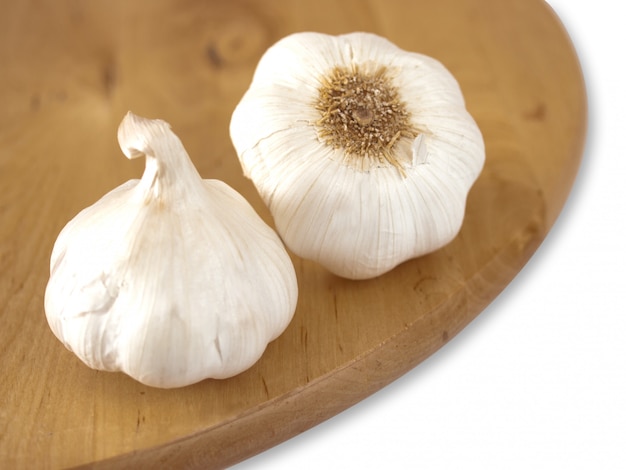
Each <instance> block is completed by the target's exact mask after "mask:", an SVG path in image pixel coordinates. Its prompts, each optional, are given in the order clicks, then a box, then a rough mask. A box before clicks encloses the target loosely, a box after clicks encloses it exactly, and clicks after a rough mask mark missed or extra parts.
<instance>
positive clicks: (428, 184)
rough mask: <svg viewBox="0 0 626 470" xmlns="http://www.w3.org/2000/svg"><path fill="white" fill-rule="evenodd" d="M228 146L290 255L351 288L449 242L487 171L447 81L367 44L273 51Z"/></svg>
mask: <svg viewBox="0 0 626 470" xmlns="http://www.w3.org/2000/svg"><path fill="white" fill-rule="evenodd" d="M230 135H231V139H232V142H233V145H234V147H235V149H236V151H237V155H238V157H239V161H240V162H241V165H242V168H243V170H244V174H245V175H246V176H247V177H249V178H250V179H251V180H252V181H253V182H254V184H255V186H256V188H257V190H258V192H259V194H260V195H261V197H262V198H263V200H264V202H265V203H266V205H267V206H268V207H269V209H270V211H271V213H272V216H273V218H274V221H275V225H276V229H277V231H278V232H279V234H280V235H281V237H282V239H283V241H284V242H285V244H286V245H287V246H288V247H289V248H290V249H291V250H292V251H293V252H294V253H295V254H297V255H299V256H301V257H303V258H308V259H312V260H315V261H317V262H319V263H321V264H322V265H324V266H325V267H326V268H327V269H329V270H330V271H332V272H333V273H335V274H337V275H339V276H342V277H346V278H351V279H365V278H372V277H376V276H378V275H381V274H383V273H385V272H387V271H389V270H390V269H392V268H394V267H395V266H397V265H398V264H399V263H401V262H403V261H406V260H408V259H411V258H415V257H418V256H421V255H424V254H426V253H429V252H432V251H434V250H436V249H438V248H440V247H442V246H444V245H445V244H447V243H449V242H450V241H451V240H452V239H453V238H454V237H455V236H456V234H457V233H458V231H459V230H460V227H461V225H462V222H463V218H464V214H465V205H466V199H467V194H468V192H469V190H470V188H471V186H472V185H473V184H474V182H475V181H476V179H477V178H478V175H479V174H480V172H481V170H482V167H483V165H484V160H485V147H484V143H483V138H482V135H481V132H480V130H479V128H478V126H477V124H476V122H475V121H474V119H473V118H472V116H471V115H470V114H469V113H468V111H467V109H466V107H465V101H464V98H463V95H462V92H461V89H460V87H459V85H458V83H457V81H456V80H455V78H454V77H453V76H452V75H451V73H450V72H449V71H448V70H447V69H446V68H445V67H444V66H443V65H442V64H441V63H440V62H438V61H437V60H435V59H433V58H431V57H428V56H425V55H422V54H418V53H414V52H407V51H404V50H402V49H400V48H398V47H397V46H395V45H394V44H392V43H391V42H389V41H388V40H386V39H384V38H382V37H380V36H377V35H374V34H369V33H351V34H346V35H341V36H330V35H326V34H320V33H309V32H307V33H296V34H293V35H291V36H287V37H286V38H283V39H282V40H280V41H279V42H277V43H276V44H274V45H273V46H272V47H270V48H269V49H268V50H267V51H266V53H265V54H264V55H263V57H261V59H260V61H259V63H258V65H257V68H256V71H255V73H254V76H253V78H252V82H251V84H250V87H249V88H248V90H247V91H246V93H245V94H244V96H243V97H242V99H241V101H240V102H239V104H238V105H237V107H236V108H235V110H234V112H233V115H232V118H231V124H230Z"/></svg>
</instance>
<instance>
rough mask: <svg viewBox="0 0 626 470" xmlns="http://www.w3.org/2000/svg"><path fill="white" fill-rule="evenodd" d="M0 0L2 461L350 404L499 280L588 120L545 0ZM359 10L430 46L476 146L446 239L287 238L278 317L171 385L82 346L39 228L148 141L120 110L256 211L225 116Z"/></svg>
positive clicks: (283, 426)
mask: <svg viewBox="0 0 626 470" xmlns="http://www.w3.org/2000/svg"><path fill="white" fill-rule="evenodd" d="M2 10H3V14H2V15H1V16H0V64H1V67H0V103H1V107H0V325H1V326H0V366H1V368H0V372H1V373H0V467H3V468H34V467H37V468H62V467H74V466H88V467H91V468H116V469H117V468H137V467H141V468H143V467H144V466H146V467H147V466H151V467H152V468H154V467H155V466H156V465H159V466H160V468H212V467H216V468H218V467H224V466H227V465H230V464H233V463H235V462H237V461H240V460H242V459H245V458H246V457H249V456H251V455H253V454H254V453H257V452H259V451H262V450H263V449H265V448H268V447H270V446H272V445H274V444H276V443H279V442H281V441H283V440H285V439H288V438H289V437H291V436H293V435H295V434H297V433H300V432H302V431H304V430H306V429H308V428H310V427H311V426H314V425H315V424H317V423H319V422H321V421H323V420H324V419H327V418H328V417H330V416H333V415H334V414H336V413H338V412H340V411H342V410H344V409H345V408H347V407H349V406H351V405H352V404H354V403H356V402H358V401H359V400H361V399H363V398H365V397H366V396H368V395H370V394H371V393H373V392H375V391H376V390H378V389H380V388H381V387H383V386H385V385H386V384H388V383H389V382H390V381H392V380H394V379H395V378H397V377H398V376H400V375H401V374H403V373H405V372H406V371H408V370H409V369H411V368H413V367H415V366H416V365H417V364H419V363H420V362H421V361H422V360H423V359H425V358H426V357H428V356H429V355H430V354H432V353H433V352H435V351H436V350H437V349H439V348H440V347H442V346H443V345H444V344H445V343H446V342H448V341H450V340H451V339H452V338H453V337H454V336H455V334H456V333H458V332H459V331H460V330H461V329H462V328H463V327H464V326H466V325H467V324H468V323H469V322H470V321H471V320H472V319H473V318H475V316H476V315H478V314H479V313H480V312H481V311H482V310H483V308H484V307H485V306H486V305H487V304H488V303H489V302H490V301H491V300H493V298H494V297H495V296H496V295H497V294H498V293H499V292H500V291H501V290H502V289H503V288H504V287H505V286H506V285H507V284H508V283H509V282H510V280H511V279H512V278H513V277H514V276H515V274H516V273H517V272H518V271H519V270H520V269H521V268H522V266H523V265H524V264H525V262H526V261H527V260H528V259H529V257H530V256H531V255H532V253H533V252H534V251H535V249H536V248H537V247H538V245H539V244H540V243H541V241H542V240H543V238H544V237H545V235H546V234H547V232H548V230H549V229H550V227H551V226H552V224H553V222H554V221H555V218H556V217H557V215H558V213H559V211H560V209H561V207H562V205H563V203H564V201H565V199H566V197H567V195H568V192H569V190H570V187H571V185H572V182H573V180H574V178H575V175H576V172H577V169H578V166H579V161H580V158H581V153H582V147H583V143H584V137H585V129H586V96H585V89H584V82H583V78H582V74H581V71H580V68H579V64H578V61H577V58H576V55H575V52H574V50H573V49H572V46H571V44H570V42H569V39H568V37H567V34H566V32H565V31H564V30H563V28H562V26H561V24H560V23H559V21H558V19H557V18H556V17H555V15H554V14H553V13H552V11H551V10H550V9H549V8H548V7H547V6H546V5H545V4H544V3H543V2H541V1H539V0H533V1H530V0H509V1H506V2H503V1H501V0H442V1H439V2H428V1H425V0H422V1H418V0H414V1H411V2H403V1H401V0H370V1H368V2H365V1H357V0H342V1H334V0H333V1H331V0H318V1H316V2H312V1H306V0H297V1H287V0H267V1H260V0H259V1H254V0H233V1H230V2H221V1H217V0H215V1H195V0H185V1H178V2H174V1H173V0H172V1H166V0H155V1H147V0H143V1H134V2H123V1H121V0H118V1H110V2H95V1H94V2H81V1H68V0H56V1H52V0H40V1H20V2H3V8H2ZM302 30H312V31H321V32H327V33H332V34H338V33H343V32H349V31H355V30H367V31H372V32H375V33H378V34H381V35H383V36H386V37H388V38H389V39H391V40H392V41H393V42H395V43H396V44H398V45H399V46H400V47H402V48H405V49H409V50H414V51H419V52H422V53H425V54H428V55H431V56H433V57H436V58H437V59H439V60H440V61H442V62H443V63H444V64H445V65H446V66H447V67H448V68H449V69H450V70H451V71H452V73H453V74H454V75H455V76H456V77H457V78H458V80H459V82H460V84H461V87H462V89H463V91H464V94H465V96H466V101H467V105H468V108H469V110H470V112H471V113H472V114H473V115H474V117H475V118H476V120H477V122H478V124H479V126H480V128H481V130H482V132H483V134H484V137H485V142H486V148H487V163H486V166H485V169H484V171H483V173H482V175H481V177H480V178H479V180H478V181H477V183H476V185H475V186H474V188H473V189H472V191H471V193H470V196H469V200H468V206H467V215H466V219H465V222H464V226H463V229H462V231H461V233H460V234H459V235H458V237H457V238H456V239H455V240H454V241H453V242H452V243H451V244H450V245H448V246H446V247H445V248H443V249H441V250H439V251H437V252H435V253H433V254H431V255H428V256H425V257H423V258H420V259H417V260H413V261H410V262H407V263H404V264H402V265H401V266H399V267H398V268H396V269H394V270H393V271H392V272H390V273H388V274H386V275H384V276H382V277H380V278H378V279H374V280H370V281H360V282H354V281H346V280H343V279H339V278H337V277H334V276H332V275H330V274H328V273H327V272H325V271H324V270H323V269H322V268H320V267H319V266H317V265H315V264H313V263H310V262H307V261H303V260H301V259H298V258H297V257H295V256H294V257H293V261H294V264H295V266H296V270H297V274H298V280H299V287H300V298H299V302H298V308H297V311H296V315H295V317H294V320H293V322H292V323H291V325H290V326H289V328H288V329H287V331H286V332H285V333H284V334H283V335H282V336H281V337H280V338H279V339H277V340H276V341H274V342H273V343H272V344H270V345H269V347H268V349H267V351H266V353H265V355H264V356H263V358H262V359H261V360H260V361H259V362H258V363H257V364H256V365H255V366H254V367H252V368H251V369H250V370H248V371H246V372H245V373H243V374H241V375H239V376H237V377H234V378H232V379H228V380H222V381H216V380H207V381H204V382H201V383H199V384H196V385H193V386H190V387H186V388H183V389H178V390H158V389H153V388H148V387H145V386H143V385H141V384H139V383H137V382H135V381H133V380H132V379H130V378H128V377H126V376H124V375H122V374H113V373H104V372H97V371H93V370H90V369H88V368H86V367H85V366H84V365H83V364H82V363H80V362H79V360H78V359H76V358H75V357H74V356H73V355H72V354H71V353H70V352H68V351H67V350H65V349H64V347H63V346H62V344H61V343H60V342H59V341H57V340H56V338H55V337H54V336H53V334H52V333H51V331H50V330H49V328H48V325H47V323H46V319H45V315H44V312H43V292H44V288H45V285H46V282H47V279H48V263H49V256H50V251H51V248H52V244H53V243H54V240H55V239H56V236H57V234H58V232H59V230H60V229H61V228H62V227H63V225H64V224H65V223H66V222H67V221H68V220H69V219H70V218H71V217H73V216H74V215H75V214H76V213H77V212H78V211H79V210H80V209H82V208H83V207H86V206H87V205H89V204H92V203H93V202H95V201H96V200H97V199H98V198H100V197H101V196H102V195H103V194H104V193H105V192H107V191H108V190H110V189H112V188H113V187H115V186H117V185H119V184H121V183H122V182H124V181H126V180H127V179H130V178H136V177H138V176H139V175H140V174H141V172H142V165H143V162H139V161H137V162H135V161H133V162H129V161H127V160H126V159H125V158H124V157H123V155H122V154H121V152H120V150H119V148H118V147H117V141H116V128H117V125H118V124H119V122H120V120H121V118H122V116H123V115H124V113H125V112H126V111H127V110H129V109H131V110H133V112H135V113H137V114H140V115H144V116H147V117H154V118H156V117H158V118H162V119H165V120H167V121H168V122H170V123H171V124H172V125H173V128H174V130H175V132H176V133H177V134H178V135H179V136H180V138H181V139H182V141H183V142H184V144H185V146H186V147H187V150H188V151H189V153H190V155H191V157H192V159H193V160H194V163H195V164H196V166H197V167H198V170H199V171H200V173H201V174H202V175H203V176H204V177H205V178H217V179H221V180H224V181H225V182H227V183H228V184H230V185H231V186H233V187H234V188H235V189H237V190H238V191H239V192H241V193H242V194H243V195H244V196H245V197H246V198H247V199H248V200H249V201H250V202H251V203H252V204H253V206H254V207H255V208H256V209H257V210H258V212H259V213H260V214H261V216H262V217H263V218H264V219H265V220H266V221H267V222H268V223H270V224H271V218H270V217H269V213H268V211H267V210H266V209H265V207H264V206H263V204H262V202H261V200H260V198H259V197H258V195H257V194H256V192H255V190H254V188H253V186H252V184H251V183H250V182H249V181H247V180H246V179H245V178H244V177H243V176H242V172H241V168H240V167H239V164H238V162H237V159H236V157H235V153H234V150H233V148H232V145H231V143H230V140H229V137H228V123H229V119H230V114H231V113H232V110H233V109H234V107H235V104H236V103H237V102H238V100H239V99H240V97H241V96H242V94H243V92H244V91H245V89H246V88H247V86H248V84H249V81H250V79H251V76H252V72H253V70H254V67H255V65H256V63H257V61H258V59H259V57H260V55H261V54H262V53H263V52H264V50H265V49H266V48H267V47H268V46H269V45H271V44H272V43H273V42H274V41H276V40H278V39H279V38H281V37H283V36H284V35H286V34H289V33H291V32H294V31H302Z"/></svg>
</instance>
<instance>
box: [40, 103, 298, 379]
mask: <svg viewBox="0 0 626 470" xmlns="http://www.w3.org/2000/svg"><path fill="white" fill-rule="evenodd" d="M118 140H119V143H120V146H121V148H122V150H123V152H124V154H125V155H126V156H127V157H128V158H135V157H139V156H145V157H146V169H145V172H144V174H143V177H142V178H141V179H140V180H131V181H128V182H126V183H124V184H122V185H121V186H119V187H117V188H116V189H114V190H112V191H111V192H109V193H108V194H106V195H105V196H103V197H102V198H101V199H100V200H99V201H97V202H96V203H95V204H93V205H92V206H90V207H87V208H86V209H84V210H82V211H81V212H80V213H79V214H78V215H76V216H75V217H74V218H73V219H72V220H71V221H70V222H69V223H68V224H67V225H66V226H65V227H64V228H63V230H62V231H61V233H60V234H59V236H58V238H57V240H56V243H55V245H54V248H53V250H52V256H51V261H50V279H49V281H48V285H47V287H46V292H45V311H46V316H47V320H48V323H49V325H50V327H51V329H52V331H53V332H54V334H55V335H56V336H57V337H58V338H59V340H61V341H62V342H63V343H64V344H65V346H66V347H67V348H68V349H70V350H71V351H73V352H74V353H75V354H76V355H77V356H78V357H79V358H80V359H81V360H82V361H83V362H84V363H85V364H87V365H88V366H89V367H91V368H94V369H99V370H107V371H123V372H125V373H126V374H128V375H130V376H131V377H133V378H135V379H136V380H138V381H139V382H142V383H144V384H146V385H150V386H154V387H160V388H173V387H182V386H185V385H189V384H192V383H195V382H199V381H201V380H203V379H206V378H227V377H230V376H233V375H236V374H238V373H240V372H242V371H244V370H246V369H248V368H249V367H250V366H252V365H253V364H254V363H255V362H256V361H257V360H258V359H259V358H260V357H261V355H262V354H263V352H264V350H265V348H266V346H267V344H268V343H269V342H270V341H272V340H273V339H275V338H277V337H278V336H279V335H280V334H281V333H282V332H283V331H284V329H285V328H286V327H287V325H288V324H289V322H290V321H291V318H292V317H293V314H294V311H295V308H296V301H297V296H298V287H297V281H296V276H295V271H294V268H293V264H292V262H291V259H290V257H289V255H288V254H287V252H286V250H285V247H284V245H283V244H282V242H281V240H280V239H279V237H278V235H277V234H276V233H275V232H274V231H273V230H272V229H271V228H270V227H269V226H268V225H267V224H266V223H265V222H263V220H262V219H261V218H260V217H259V216H258V214H257V213H256V212H255V211H254V209H253V208H252V207H251V206H250V205H249V204H248V202H247V201H246V200H245V199H244V198H243V197H242V196H241V195H240V194H239V193H237V192H236V191H235V190H233V189H232V188H230V187H229V186H227V185H226V184H225V183H223V182H221V181H218V180H203V179H202V178H201V176H200V175H199V173H198V172H197V171H196V169H195V167H194V166H193V163H192V162H191V160H190V158H189V156H188V155H187V152H186V151H185V149H184V147H183V144H182V143H181V141H180V140H179V139H178V137H177V136H176V135H175V134H174V133H173V132H172V131H171V129H170V126H169V125H168V124H167V123H166V122H164V121H160V120H150V119H146V118H141V117H139V116H136V115H134V114H131V113H129V114H127V115H126V117H125V118H124V119H123V121H122V123H121V124H120V127H119V131H118Z"/></svg>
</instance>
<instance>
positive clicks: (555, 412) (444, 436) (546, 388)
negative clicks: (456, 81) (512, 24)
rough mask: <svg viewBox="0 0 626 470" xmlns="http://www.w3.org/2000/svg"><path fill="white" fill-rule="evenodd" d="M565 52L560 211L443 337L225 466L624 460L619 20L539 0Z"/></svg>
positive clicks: (624, 42)
mask: <svg viewBox="0 0 626 470" xmlns="http://www.w3.org/2000/svg"><path fill="white" fill-rule="evenodd" d="M549 3H550V4H551V5H552V7H553V8H554V9H555V11H556V12H557V14H558V15H559V17H560V18H561V21H562V22H563V24H564V25H565V27H566V28H567V30H568V31H569V34H570V36H571V38H572V40H573V42H574V45H575V47H576V49H577V51H578V54H579V57H580V60H581V63H582V66H583V69H584V74H585V80H586V83H587V87H588V99H589V131H588V140H587V145H586V149H585V153H584V158H583V162H582V166H581V168H580V173H579V175H578V178H577V180H576V183H575V185H574V187H573V190H572V193H571V196H570V199H569V200H568V202H567V204H566V206H565V208H564V209H563V212H562V213H561V216H560V217H559V219H558V220H557V223H556V224H555V226H554V228H553V229H552V231H551V232H550V234H549V235H548V237H547V239H546V240H545V241H544V243H543V244H542V246H541V247H540V248H539V250H538V251H537V253H536V254H535V255H534V257H533V258H532V259H531V260H530V262H529V263H528V265H527V266H526V267H525V268H524V269H523V270H522V272H521V273H520V274H519V275H518V276H517V277H516V279H515V280H514V281H513V282H512V283H511V284H510V285H509V286H508V287H507V289H506V290H505V291H504V292H503V293H502V294H501V295H500V296H499V297H498V298H497V299H496V300H495V301H494V302H493V303H492V304H491V305H490V306H489V307H488V308H487V309H486V310H485V311H484V312H483V313H482V314H481V315H479V317H478V318H477V319H476V320H475V321H474V322H473V323H472V324H470V326H468V327H467V328H466V329H465V330H463V331H462V332H461V333H460V334H459V335H458V336H457V337H456V338H454V340H453V341H451V342H450V343H449V344H448V345H447V346H446V347H444V348H443V349H441V350H440V351H439V352H437V353H436V354H434V355H433V356H432V357H430V358H429V359H428V360H426V361H425V362H424V363H422V364H421V365H419V366H418V367H417V368H415V369H414V370H412V371H411V372H409V373H408V374H407V375H405V376H403V377H402V378H400V379H398V380H397V381H395V382H393V383H392V384H391V385H389V386H387V387H386V388H384V389H383V390H381V391H380V392H378V393H376V394H375V395H373V396H372V397H370V398H368V399H366V400H364V401H363V402H361V403H359V404H357V405H355V406H354V407H352V408H350V409H349V410H346V411H345V412H343V413H341V414H340V415H338V416H336V417H334V418H332V419H330V420H328V421H326V422H325V423H322V424H320V425H318V426H317V427H315V428H313V429H311V430H310V431H307V432H306V433H304V434H302V435H300V436H298V437H295V438H293V439H291V440H289V441H287V442H285V443H283V444H281V445H279V446H277V447H275V448H273V449H271V450H269V451H267V452H264V453H263V454H260V455H259V456H256V457H253V458H252V459H249V460H248V461H246V462H244V463H243V464H241V465H239V466H237V468H238V469H239V470H243V469H256V468H272V469H294V468H297V469H298V470H302V469H318V468H323V469H336V468H337V469H338V468H342V469H343V468H348V469H352V468H359V469H378V468H394V469H395V468H400V469H403V468H420V469H429V470H430V469H445V470H450V469H468V468H470V469H481V470H483V469H507V470H511V469H525V470H526V469H533V470H537V469H568V470H572V469H594V470H596V469H626V294H625V293H626V275H625V270H626V268H625V266H626V249H625V245H626V237H625V230H624V229H625V227H626V224H625V223H624V222H625V220H626V191H625V190H624V188H625V187H626V93H625V91H624V90H625V89H626V74H625V73H624V70H625V67H624V62H626V52H625V49H626V34H624V29H625V28H626V21H624V17H623V9H621V8H619V3H617V2H613V1H611V2H610V3H609V0H595V1H574V0H569V1H568V0H551V1H549Z"/></svg>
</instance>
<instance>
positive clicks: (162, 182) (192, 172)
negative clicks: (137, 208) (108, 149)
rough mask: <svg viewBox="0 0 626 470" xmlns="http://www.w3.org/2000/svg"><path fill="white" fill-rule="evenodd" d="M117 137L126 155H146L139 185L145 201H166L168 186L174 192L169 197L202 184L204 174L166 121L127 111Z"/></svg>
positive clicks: (128, 156) (129, 156)
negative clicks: (197, 167)
mask: <svg viewBox="0 0 626 470" xmlns="http://www.w3.org/2000/svg"><path fill="white" fill-rule="evenodd" d="M117 138H118V141H119V144H120V147H121V149H122V152H123V153H124V155H126V157H127V158H129V159H134V158H138V157H141V156H145V157H146V168H145V171H144V174H143V176H142V177H141V181H140V182H139V185H138V190H140V191H141V192H143V193H144V197H145V198H146V201H147V200H149V199H152V198H154V199H157V200H163V197H164V194H163V192H164V191H167V190H168V189H166V188H171V189H169V190H170V191H172V192H173V193H174V194H172V195H171V196H168V198H169V197H176V196H175V194H176V193H177V192H181V191H183V190H188V189H190V188H192V187H194V186H195V187H201V183H202V177H201V176H200V174H199V173H198V171H197V170H196V168H195V167H194V165H193V163H192V162H191V159H190V158H189V155H188V154H187V152H186V150H185V148H184V146H183V144H182V142H181V141H180V139H179V138H178V137H177V136H176V135H175V134H174V133H173V132H172V131H171V128H170V125H169V124H168V123H167V122H165V121H162V120H160V119H147V118H144V117H141V116H137V115H136V114H133V113H132V112H128V113H127V114H126V116H125V117H124V119H123V120H122V123H121V124H120V126H119V129H118V133H117ZM192 182H194V183H192Z"/></svg>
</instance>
